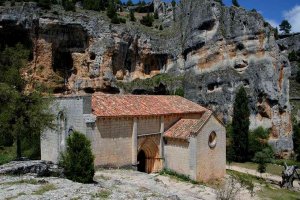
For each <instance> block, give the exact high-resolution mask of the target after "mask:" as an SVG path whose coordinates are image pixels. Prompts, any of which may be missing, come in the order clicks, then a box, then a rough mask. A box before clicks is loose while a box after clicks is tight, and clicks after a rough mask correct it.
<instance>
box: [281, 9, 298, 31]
mask: <svg viewBox="0 0 300 200" xmlns="http://www.w3.org/2000/svg"><path fill="white" fill-rule="evenodd" d="M283 16H284V18H285V19H287V20H288V21H289V22H290V24H291V25H292V32H300V5H296V6H295V7H294V8H292V9H291V10H288V11H285V12H284V13H283Z"/></svg>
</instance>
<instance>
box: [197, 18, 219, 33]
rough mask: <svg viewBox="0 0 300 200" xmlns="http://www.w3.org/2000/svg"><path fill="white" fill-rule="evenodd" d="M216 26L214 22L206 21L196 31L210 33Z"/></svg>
mask: <svg viewBox="0 0 300 200" xmlns="http://www.w3.org/2000/svg"><path fill="white" fill-rule="evenodd" d="M215 24H216V21H215V20H208V21H204V22H203V23H202V24H201V25H200V26H199V27H198V30H200V31H211V30H212V29H213V28H214V26H215Z"/></svg>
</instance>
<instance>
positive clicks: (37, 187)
mask: <svg viewBox="0 0 300 200" xmlns="http://www.w3.org/2000/svg"><path fill="white" fill-rule="evenodd" d="M227 178H228V177H227ZM235 187H240V186H239V184H237V183H235ZM218 191H219V190H218V189H213V188H212V187H208V186H204V185H200V184H192V183H187V182H183V181H179V180H177V179H176V178H174V177H169V176H163V175H158V174H150V175H149V174H145V173H141V172H136V171H131V170H98V171H97V172H96V174H95V183H94V184H81V183H75V182H72V181H70V180H67V179H63V178H55V177H46V178H45V177H43V178H37V177H35V176H34V175H33V174H32V175H28V174H27V175H23V176H8V175H2V176H0V199H176V200H177V199H216V198H217V193H218ZM238 191H239V192H238V198H239V199H257V197H251V195H250V193H249V192H248V190H246V189H243V188H241V189H239V190H238Z"/></svg>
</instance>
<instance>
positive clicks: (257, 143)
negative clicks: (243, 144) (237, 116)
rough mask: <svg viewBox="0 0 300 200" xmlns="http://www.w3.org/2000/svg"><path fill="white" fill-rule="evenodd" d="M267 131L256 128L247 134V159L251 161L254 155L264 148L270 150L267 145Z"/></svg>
mask: <svg viewBox="0 0 300 200" xmlns="http://www.w3.org/2000/svg"><path fill="white" fill-rule="evenodd" d="M268 138H269V130H268V129H264V128H263V127H258V128H256V129H255V130H253V131H251V132H250V134H249V152H248V155H249V158H250V159H252V158H253V157H254V155H255V153H257V152H260V151H262V150H263V149H265V148H269V149H270V150H271V151H272V148H271V147H270V145H269V144H268Z"/></svg>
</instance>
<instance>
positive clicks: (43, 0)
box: [37, 0, 51, 10]
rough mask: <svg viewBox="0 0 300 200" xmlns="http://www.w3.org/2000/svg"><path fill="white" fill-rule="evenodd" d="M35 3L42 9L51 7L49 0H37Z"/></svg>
mask: <svg viewBox="0 0 300 200" xmlns="http://www.w3.org/2000/svg"><path fill="white" fill-rule="evenodd" d="M37 5H38V6H39V7H41V8H43V9H47V10H48V9H50V8H51V0H38V3H37Z"/></svg>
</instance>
